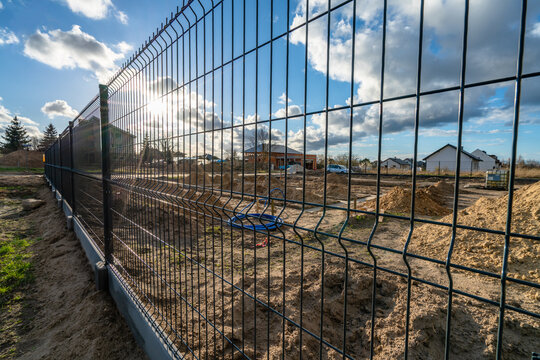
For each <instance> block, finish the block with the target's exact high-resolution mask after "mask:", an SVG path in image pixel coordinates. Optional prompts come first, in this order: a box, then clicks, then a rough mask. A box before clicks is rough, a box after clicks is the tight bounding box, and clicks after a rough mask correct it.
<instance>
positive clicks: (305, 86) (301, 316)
mask: <svg viewBox="0 0 540 360" xmlns="http://www.w3.org/2000/svg"><path fill="white" fill-rule="evenodd" d="M308 9H309V0H306V19H305V20H306V21H305V27H306V29H305V39H304V84H303V85H304V96H303V97H304V98H303V107H304V109H303V113H304V114H303V116H302V120H303V129H302V133H303V136H302V140H303V151H302V165H303V166H304V171H302V209H301V210H300V213H299V214H298V216H297V217H296V219H295V221H294V224H293V231H294V233H295V234H296V236H298V238H299V239H300V309H299V313H300V316H299V317H300V319H299V329H298V332H299V336H298V345H299V346H298V350H299V357H300V359H302V348H303V346H302V342H303V334H304V327H303V324H304V315H303V312H304V237H303V236H302V234H300V232H298V229H297V225H298V222H299V221H300V218H301V217H302V215H303V214H304V212H305V210H306V170H305V166H306V130H307V125H306V123H307V117H306V113H307V110H306V108H307V72H308V36H309V33H308V25H309V24H308V13H309V10H308ZM288 27H289V24H288V23H287V28H288Z"/></svg>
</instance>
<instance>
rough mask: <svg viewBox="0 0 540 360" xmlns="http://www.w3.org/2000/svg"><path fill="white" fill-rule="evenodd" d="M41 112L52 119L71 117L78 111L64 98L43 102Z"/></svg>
mask: <svg viewBox="0 0 540 360" xmlns="http://www.w3.org/2000/svg"><path fill="white" fill-rule="evenodd" d="M41 112H42V113H44V114H45V115H47V116H48V117H49V119H54V118H55V117H66V118H70V119H72V118H74V117H75V116H77V114H78V112H77V111H76V110H74V109H73V108H72V107H71V106H69V105H68V103H67V102H66V101H64V100H55V101H50V102H47V103H45V105H43V107H42V108H41Z"/></svg>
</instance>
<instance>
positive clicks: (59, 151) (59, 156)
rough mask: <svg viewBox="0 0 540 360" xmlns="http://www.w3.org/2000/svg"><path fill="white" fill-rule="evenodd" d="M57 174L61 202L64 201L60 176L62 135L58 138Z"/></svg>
mask: <svg viewBox="0 0 540 360" xmlns="http://www.w3.org/2000/svg"><path fill="white" fill-rule="evenodd" d="M57 165H58V166H59V167H58V169H59V170H58V172H59V173H60V179H59V180H60V181H59V183H58V188H59V189H60V194H61V196H62V200H64V182H63V175H62V165H63V164H62V135H61V134H60V136H58V164H57Z"/></svg>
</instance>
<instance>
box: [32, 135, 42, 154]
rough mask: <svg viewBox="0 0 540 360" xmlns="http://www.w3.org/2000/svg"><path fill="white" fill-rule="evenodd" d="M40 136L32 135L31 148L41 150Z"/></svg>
mask: <svg viewBox="0 0 540 360" xmlns="http://www.w3.org/2000/svg"><path fill="white" fill-rule="evenodd" d="M39 142H40V141H39V138H38V137H37V136H32V137H31V138H30V149H31V150H34V151H37V150H39Z"/></svg>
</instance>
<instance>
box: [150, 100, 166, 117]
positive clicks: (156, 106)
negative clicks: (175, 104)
mask: <svg viewBox="0 0 540 360" xmlns="http://www.w3.org/2000/svg"><path fill="white" fill-rule="evenodd" d="M147 108H148V112H149V113H150V114H151V115H162V114H164V113H165V111H166V105H165V103H163V102H161V101H152V102H151V103H149V104H148V106H147Z"/></svg>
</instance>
